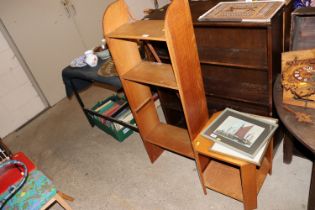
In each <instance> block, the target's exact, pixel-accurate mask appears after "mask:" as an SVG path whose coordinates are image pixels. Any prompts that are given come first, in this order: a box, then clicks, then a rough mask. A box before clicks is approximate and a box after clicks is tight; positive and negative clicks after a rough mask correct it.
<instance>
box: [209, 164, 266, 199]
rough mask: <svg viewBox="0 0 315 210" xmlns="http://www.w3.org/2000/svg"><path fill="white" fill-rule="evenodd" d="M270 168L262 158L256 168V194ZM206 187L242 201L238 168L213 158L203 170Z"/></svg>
mask: <svg viewBox="0 0 315 210" xmlns="http://www.w3.org/2000/svg"><path fill="white" fill-rule="evenodd" d="M269 168H270V163H269V161H268V160H267V159H266V158H264V160H263V161H262V165H261V166H260V167H259V168H257V170H256V186H257V189H256V190H257V194H258V192H259V191H260V188H261V187H262V185H263V183H264V180H265V178H266V176H267V174H268V171H269ZM203 176H204V181H205V185H206V187H208V188H209V189H212V190H214V191H217V192H219V193H222V194H224V195H227V196H229V197H232V198H234V199H236V200H239V201H243V194H242V185H241V177H240V169H239V168H237V167H233V166H230V165H227V164H224V163H221V162H217V161H215V160H211V161H210V163H209V164H208V166H207V168H206V169H205V170H204V172H203Z"/></svg>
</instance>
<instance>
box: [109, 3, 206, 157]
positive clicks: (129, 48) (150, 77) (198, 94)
mask: <svg viewBox="0 0 315 210" xmlns="http://www.w3.org/2000/svg"><path fill="white" fill-rule="evenodd" d="M103 24H104V35H105V38H106V41H107V44H108V46H109V49H110V52H111V55H112V58H113V60H114V62H115V65H116V69H117V71H118V74H119V76H120V79H121V82H122V85H123V88H124V91H125V94H126V96H127V99H128V101H129V105H130V108H131V110H132V112H133V115H134V118H135V120H136V123H137V126H138V128H139V132H140V135H141V137H142V140H143V143H144V146H145V149H146V151H147V153H148V156H149V158H150V160H151V162H154V161H155V160H156V159H157V158H158V157H159V156H160V155H161V154H162V152H163V151H164V150H169V151H172V152H174V153H177V154H180V155H183V156H186V157H189V158H192V159H194V152H193V147H192V140H193V139H194V138H195V137H196V135H197V134H198V133H199V132H200V129H201V128H202V126H203V125H204V124H205V123H206V121H207V119H208V112H207V106H206V100H205V97H204V87H203V82H202V77H201V70H200V64H199V58H198V54H197V47H196V42H195V36H194V32H193V25H192V22H191V14H190V10H189V5H188V1H187V0H173V1H172V3H171V4H170V5H169V7H168V9H167V12H166V16H165V20H140V21H132V19H131V17H130V15H129V11H128V8H127V5H126V4H125V2H124V1H123V0H117V1H116V2H114V3H113V4H111V5H110V6H109V7H108V8H107V10H106V12H105V15H104V21H103ZM139 40H143V41H150V40H153V41H158V42H164V43H165V44H166V46H167V48H168V50H169V52H170V63H171V64H166V63H157V62H150V61H145V60H142V59H141V56H140V53H139V49H138V41H139ZM183 43H185V44H183ZM151 86H157V87H163V88H166V89H171V90H173V91H174V92H176V94H178V97H179V99H180V101H181V104H182V107H183V111H184V115H185V120H186V124H187V129H183V128H179V127H176V126H172V125H170V124H167V123H162V122H161V121H160V119H159V117H158V114H157V110H156V108H155V105H154V100H153V97H152V93H151V89H150V87H151Z"/></svg>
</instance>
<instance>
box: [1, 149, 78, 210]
mask: <svg viewBox="0 0 315 210" xmlns="http://www.w3.org/2000/svg"><path fill="white" fill-rule="evenodd" d="M0 181H1V189H0V201H1V203H0V204H1V207H2V208H1V209H3V210H10V209H34V210H35V209H47V208H48V207H50V206H51V205H52V204H53V203H55V202H58V203H59V204H60V205H61V206H62V207H63V208H64V209H66V210H71V207H70V206H69V204H68V203H67V202H66V201H65V200H64V199H63V198H67V199H69V200H71V201H73V198H71V197H69V196H66V195H65V194H63V193H61V192H57V189H56V187H55V186H54V185H53V183H52V182H51V180H50V179H48V178H47V177H46V176H45V175H44V174H43V173H42V172H41V171H39V170H37V169H36V167H35V165H34V164H33V163H32V161H31V160H29V159H28V158H27V157H26V156H25V155H24V153H22V152H19V153H16V154H14V155H13V156H12V157H11V158H10V160H7V161H4V162H3V163H1V167H0ZM2 204H4V205H3V206H2Z"/></svg>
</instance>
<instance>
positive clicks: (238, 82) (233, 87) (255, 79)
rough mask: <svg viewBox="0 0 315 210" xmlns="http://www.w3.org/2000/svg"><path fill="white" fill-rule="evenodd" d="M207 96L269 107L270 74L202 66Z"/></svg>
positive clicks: (241, 69) (259, 71) (260, 71)
mask: <svg viewBox="0 0 315 210" xmlns="http://www.w3.org/2000/svg"><path fill="white" fill-rule="evenodd" d="M202 75H203V79H204V86H205V92H206V94H208V95H209V94H211V95H216V96H219V97H224V98H226V99H232V100H239V101H245V102H246V101H248V102H252V103H255V104H258V105H266V106H267V105H268V73H267V71H262V70H252V69H243V68H234V67H221V66H214V65H205V64H203V65H202Z"/></svg>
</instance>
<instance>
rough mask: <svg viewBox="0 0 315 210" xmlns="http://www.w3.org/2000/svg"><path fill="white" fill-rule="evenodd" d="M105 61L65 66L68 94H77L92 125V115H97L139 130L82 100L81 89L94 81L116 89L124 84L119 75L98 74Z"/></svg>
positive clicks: (63, 72) (64, 77) (64, 72)
mask: <svg viewBox="0 0 315 210" xmlns="http://www.w3.org/2000/svg"><path fill="white" fill-rule="evenodd" d="M104 62H106V60H105V61H104V60H101V59H99V61H98V64H97V66H96V67H90V66H85V67H81V68H74V67H71V66H67V67H66V68H64V69H63V70H62V79H63V81H64V84H65V89H66V94H67V96H68V97H70V96H72V95H73V94H74V95H75V97H76V99H77V101H78V102H79V104H80V107H81V109H82V111H83V113H84V114H85V116H86V118H87V120H88V121H89V123H90V125H91V126H94V125H95V123H94V122H93V121H92V120H91V118H90V116H97V117H101V118H104V119H105V120H109V121H111V122H115V123H118V124H121V125H123V126H125V127H127V128H130V129H132V130H133V131H137V132H138V129H137V127H135V126H132V125H130V124H128V123H125V122H122V121H120V120H116V119H115V118H112V117H109V116H104V115H101V114H99V113H98V112H95V111H93V110H92V109H91V108H87V107H85V105H84V102H83V101H82V99H81V97H80V95H79V91H81V90H84V89H86V88H88V87H89V86H90V85H92V84H93V83H98V84H101V85H107V86H109V87H110V88H113V89H114V90H115V91H120V90H121V87H122V86H121V82H120V79H119V77H117V76H109V77H105V76H100V75H98V73H97V72H98V70H99V69H100V68H101V67H102V65H103V64H104Z"/></svg>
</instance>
